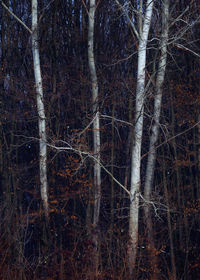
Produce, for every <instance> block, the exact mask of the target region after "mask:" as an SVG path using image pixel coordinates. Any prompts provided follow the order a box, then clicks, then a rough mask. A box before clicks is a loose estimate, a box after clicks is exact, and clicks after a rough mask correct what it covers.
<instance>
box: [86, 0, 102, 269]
mask: <svg viewBox="0 0 200 280" xmlns="http://www.w3.org/2000/svg"><path fill="white" fill-rule="evenodd" d="M95 2H96V1H95V0H90V8H89V26H88V63H89V70H90V76H91V85H92V102H93V105H92V106H93V107H92V109H93V114H94V115H96V116H95V119H94V122H93V151H94V155H95V157H96V159H97V161H95V162H94V181H93V182H94V212H93V226H94V229H95V233H94V235H93V242H94V247H95V248H94V250H95V251H96V252H95V254H94V266H95V273H96V274H97V272H98V235H97V231H96V228H97V225H98V223H99V212H100V203H101V166H100V164H99V162H100V118H99V106H98V81H97V74H96V67H95V61H94V17H95V9H96V3H95Z"/></svg>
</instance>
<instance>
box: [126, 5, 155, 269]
mask: <svg viewBox="0 0 200 280" xmlns="http://www.w3.org/2000/svg"><path fill="white" fill-rule="evenodd" d="M153 4H154V1H152V0H148V1H147V3H146V12H145V17H144V22H143V26H142V28H139V29H141V30H142V32H140V36H139V48H138V72H137V90H136V114H135V127H134V140H133V148H132V163H131V190H130V197H131V202H130V218H129V237H130V239H129V241H130V242H129V250H128V257H129V270H130V274H132V272H133V270H134V268H135V263H136V255H137V247H138V224H139V215H138V214H139V192H140V169H141V147H142V133H143V118H144V99H145V96H144V91H145V67H146V48H147V41H148V34H149V29H150V24H151V16H152V11H153Z"/></svg>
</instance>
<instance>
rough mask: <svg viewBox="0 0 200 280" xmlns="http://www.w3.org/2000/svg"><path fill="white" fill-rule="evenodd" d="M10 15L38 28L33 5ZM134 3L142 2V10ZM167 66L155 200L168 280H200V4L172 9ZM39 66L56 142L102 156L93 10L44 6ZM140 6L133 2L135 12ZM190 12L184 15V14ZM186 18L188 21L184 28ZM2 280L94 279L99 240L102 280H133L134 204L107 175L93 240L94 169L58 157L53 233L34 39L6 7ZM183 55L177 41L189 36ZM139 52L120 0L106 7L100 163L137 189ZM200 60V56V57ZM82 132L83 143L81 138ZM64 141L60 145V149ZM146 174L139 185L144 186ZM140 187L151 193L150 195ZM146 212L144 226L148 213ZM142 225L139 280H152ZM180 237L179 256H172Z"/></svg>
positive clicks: (0, 129) (1, 47)
mask: <svg viewBox="0 0 200 280" xmlns="http://www.w3.org/2000/svg"><path fill="white" fill-rule="evenodd" d="M4 2H5V4H6V5H7V6H8V7H9V8H10V9H11V10H12V11H13V12H14V13H15V14H16V15H17V16H18V17H19V18H20V19H21V20H23V22H24V23H25V24H26V25H27V26H31V3H30V2H31V1H27V0H20V1H15V0H13V1H9V0H5V1H4ZM132 2H134V1H132ZM161 2H162V1H156V2H155V7H154V12H153V20H152V26H151V30H150V33H151V38H154V39H153V40H151V41H150V42H149V44H148V51H147V69H146V75H147V81H148V79H150V77H152V79H154V78H153V75H152V74H153V73H154V71H155V69H154V67H155V64H156V59H157V48H158V43H159V42H158V41H159V40H156V38H157V34H159V21H160V14H161ZM171 2H173V3H171V8H170V9H171V10H170V13H171V14H170V22H171V23H173V24H172V27H171V28H170V30H169V38H170V39H169V44H168V60H167V68H166V75H165V82H164V85H163V103H162V113H161V120H160V135H159V142H158V145H157V161H156V167H155V176H154V183H153V186H154V187H153V196H152V201H153V202H154V205H155V209H154V210H155V211H154V212H153V232H154V239H155V244H156V251H155V254H156V256H157V260H158V267H159V271H160V278H159V279H172V278H170V275H171V253H172V252H171V248H173V250H174V251H173V254H174V257H175V264H176V271H177V279H185V280H189V279H198V277H200V254H199V253H200V245H199V240H200V220H199V212H200V126H199V123H198V122H199V121H200V112H199V108H200V103H199V102H200V99H199V96H200V95H199V94H200V41H199V38H200V37H199V36H200V29H199V28H200V23H198V22H197V23H195V24H192V22H193V21H194V20H195V19H196V18H198V16H199V12H200V4H199V1H197V0H196V1H187V0H180V1H171ZM38 4H39V35H40V41H39V44H40V59H41V70H42V78H43V90H44V95H45V100H44V101H45V110H46V117H47V137H48V143H49V145H51V143H54V144H55V143H58V145H61V142H60V141H65V142H67V143H71V144H73V147H77V149H81V150H82V151H87V152H90V151H91V153H92V128H91V127H90V128H89V129H86V130H84V129H85V128H86V127H87V125H88V124H89V123H90V122H91V120H92V117H93V113H92V97H91V86H90V85H91V84H90V74H89V69H88V57H87V30H88V12H87V9H88V1H80V0H76V1H73V0H65V1H62V0H54V1H46V0H43V1H38ZM133 4H134V3H133ZM187 6H188V9H187V11H186V12H184V13H183V11H185V9H186V7H187ZM180 15H182V20H180V21H179V20H177V21H175V22H174V20H175V19H176V18H177V17H179V16H180ZM0 18H1V21H0V40H1V43H0V184H1V187H0V279H23V280H24V279H27V280H28V279H49V280H50V279H89V278H87V277H88V276H87V275H88V271H89V269H90V265H91V262H92V260H91V257H90V256H91V255H90V252H91V250H92V247H93V244H92V238H91V236H92V234H96V232H95V233H94V231H97V232H98V235H99V240H100V262H99V266H100V268H99V271H100V272H99V278H98V279H127V278H126V274H127V259H126V253H127V240H128V219H129V197H128V195H127V194H126V193H125V192H124V191H123V189H122V188H120V186H119V185H117V184H116V183H115V181H114V180H113V178H112V176H109V174H107V173H106V172H105V171H104V170H102V198H101V209H100V222H99V227H98V228H95V229H93V227H92V215H93V204H94V196H93V195H94V188H93V161H92V160H91V159H90V158H89V157H88V158H87V157H86V158H84V159H81V158H80V157H79V155H77V154H76V153H74V152H73V151H70V152H67V151H58V150H55V149H54V148H51V147H48V188H49V189H48V191H49V205H50V219H49V224H48V225H47V224H46V221H45V219H44V215H43V210H42V203H41V197H40V182H39V159H38V152H39V151H38V149H39V147H38V118H37V108H36V100H35V98H36V97H35V96H36V95H35V81H34V73H33V61H32V51H31V36H30V34H29V33H28V32H27V31H26V30H25V29H24V27H23V26H22V25H20V23H18V22H17V21H16V20H15V19H14V18H13V17H12V16H10V15H9V14H8V12H7V11H6V10H5V9H4V8H3V7H2V6H1V5H0ZM187 24H188V25H189V24H190V26H189V27H188V29H187V32H185V33H184V34H182V35H181V37H180V38H179V43H181V45H183V46H184V47H185V48H181V47H178V45H177V44H174V41H175V40H176V39H177V38H178V36H179V35H180V31H181V30H183V28H185V26H187ZM137 47H138V46H137V42H136V39H135V37H134V34H133V32H132V30H131V28H130V26H129V24H128V22H127V19H126V17H124V16H123V15H122V12H121V10H119V7H118V6H117V5H116V4H115V1H113V0H106V1H103V0H102V1H98V3H97V9H96V18H95V48H94V53H95V62H96V67H97V76H98V84H99V96H100V97H99V100H98V102H99V108H100V114H101V159H102V163H103V165H104V166H105V167H106V169H107V170H109V172H111V174H112V175H113V176H114V177H115V178H117V180H118V181H120V182H121V184H123V185H124V186H127V188H129V186H130V168H131V167H130V165H131V152H130V149H131V147H130V143H131V138H132V137H133V136H132V134H133V126H132V124H133V119H134V112H135V111H134V110H135V109H134V101H135V91H136V75H137V73H136V72H137ZM198 54H199V55H198ZM153 94H154V87H153V83H152V85H151V86H150V87H149V89H148V92H147V96H148V98H146V103H145V120H144V122H145V125H144V138H143V150H142V154H143V159H142V166H143V167H142V172H143V170H144V169H145V166H146V160H147V155H148V145H149V134H150V129H151V125H152V110H153V96H154V95H153ZM83 130H84V133H81V132H82V131H83ZM56 141H57V142H56ZM144 175H145V173H144V174H141V176H142V178H143V180H145V178H144ZM143 183H144V181H143V182H142V187H143ZM140 211H141V215H140V217H142V215H143V204H142V202H141V206H140ZM146 234H147V233H146V232H145V227H144V225H143V221H142V219H141V222H140V227H139V246H138V257H137V276H138V277H137V279H151V272H152V270H153V269H154V268H153V266H152V265H151V262H150V260H149V259H148V258H147V244H146V243H145V240H146ZM170 235H171V236H172V240H173V244H172V245H173V247H170Z"/></svg>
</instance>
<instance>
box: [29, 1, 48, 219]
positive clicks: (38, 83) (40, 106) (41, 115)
mask: <svg viewBox="0 0 200 280" xmlns="http://www.w3.org/2000/svg"><path fill="white" fill-rule="evenodd" d="M32 52H33V64H34V75H35V88H36V99H37V111H38V126H39V140H40V150H39V157H40V159H39V161H40V190H41V198H42V201H43V207H44V211H45V216H46V217H47V218H48V190H47V145H46V118H45V110H44V97H43V88H42V77H41V69H40V57H39V44H38V16H37V0H32Z"/></svg>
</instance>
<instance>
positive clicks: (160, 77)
mask: <svg viewBox="0 0 200 280" xmlns="http://www.w3.org/2000/svg"><path fill="white" fill-rule="evenodd" d="M168 17H169V0H164V1H163V10H162V31H161V32H162V34H161V42H160V60H159V65H158V73H157V78H156V88H155V98H154V113H153V126H152V132H151V136H150V144H149V154H148V160H147V168H146V176H145V185H144V197H145V200H146V201H147V203H146V205H145V207H144V213H145V221H146V227H147V229H146V231H147V241H148V244H147V245H148V246H147V247H148V251H149V257H150V261H151V263H152V265H153V267H154V273H155V275H154V277H153V278H155V279H156V272H157V261H156V256H155V254H154V252H155V246H154V238H153V227H152V217H151V205H150V204H149V203H148V202H149V201H150V200H151V193H152V184H153V178H154V169H155V161H156V143H157V140H158V133H159V121H160V112H161V104H162V85H163V82H164V76H165V69H166V61H167V41H168Z"/></svg>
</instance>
